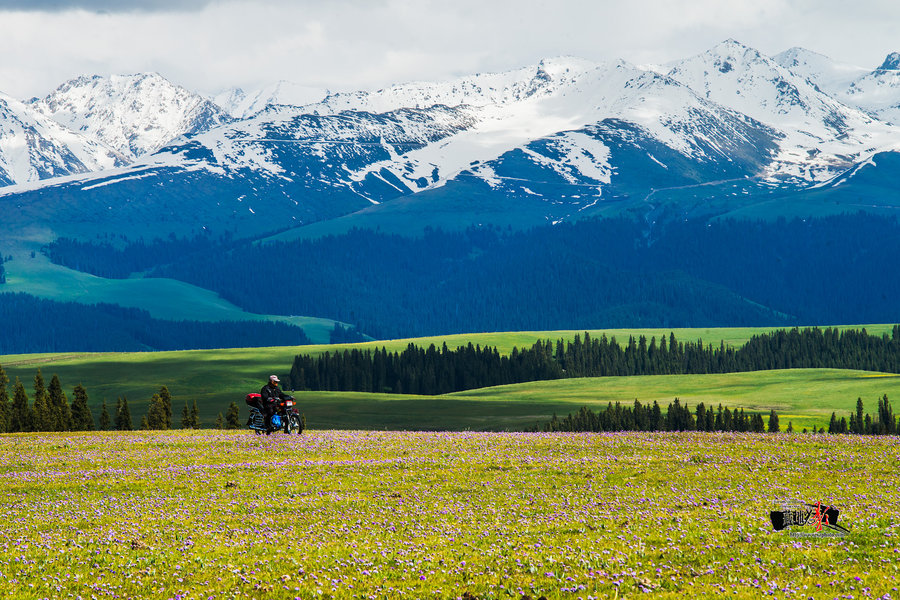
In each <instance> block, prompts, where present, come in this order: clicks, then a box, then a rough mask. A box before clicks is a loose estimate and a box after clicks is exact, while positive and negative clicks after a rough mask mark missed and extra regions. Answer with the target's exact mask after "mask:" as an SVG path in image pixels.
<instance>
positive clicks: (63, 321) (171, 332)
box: [0, 293, 311, 354]
mask: <svg viewBox="0 0 900 600" xmlns="http://www.w3.org/2000/svg"><path fill="white" fill-rule="evenodd" d="M0 323H2V326H3V335H2V336H0V354H26V353H33V352H72V351H79V352H99V351H109V352H125V351H145V350H188V349H195V348H240V347H256V346H293V345H304V344H309V343H311V342H310V340H309V338H308V337H307V336H306V334H305V333H304V331H303V329H301V328H300V327H296V326H294V325H291V324H288V323H271V322H267V321H223V322H206V321H170V320H164V319H155V318H153V317H151V316H150V313H148V312H147V311H145V310H141V309H137V308H125V307H121V306H116V305H113V304H104V303H100V304H91V305H86V304H80V303H77V302H56V301H52V300H45V299H42V298H36V297H34V296H31V295H28V294H23V293H15V294H3V293H0ZM34 323H40V324H41V326H40V327H34V325H33V324H34Z"/></svg>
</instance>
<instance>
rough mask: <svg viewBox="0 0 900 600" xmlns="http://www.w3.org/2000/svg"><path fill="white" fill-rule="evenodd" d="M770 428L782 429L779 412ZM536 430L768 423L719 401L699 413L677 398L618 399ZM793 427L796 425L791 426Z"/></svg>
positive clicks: (755, 428)
mask: <svg viewBox="0 0 900 600" xmlns="http://www.w3.org/2000/svg"><path fill="white" fill-rule="evenodd" d="M768 430H769V432H771V433H776V432H778V431H780V425H779V422H778V414H777V413H776V412H775V411H774V410H772V411H770V412H769V424H768ZM533 431H547V432H550V431H592V432H596V433H599V432H603V431H739V432H745V431H749V432H753V433H763V432H764V431H766V424H765V422H764V421H763V416H762V415H761V414H759V413H745V412H744V409H743V408H738V409H735V410H734V411H732V410H731V409H730V408H728V407H727V406H726V407H725V408H724V409H723V408H722V405H721V404H719V409H718V411H716V410H713V408H712V407H709V409H707V408H706V406H705V405H704V403H703V402H701V403H700V404H698V405H697V411H696V413H693V412H691V409H690V406H688V405H687V404H681V401H680V400H679V399H678V398H675V401H674V402H670V403H669V406H668V407H667V408H666V412H663V411H662V409H660V407H659V403H658V402H656V401H654V402H653V406H652V407H651V406H645V405H643V404H641V403H640V402H639V401H638V400H635V401H634V405H633V406H628V405H627V404H626V405H624V406H623V405H622V404H620V403H618V402H616V403H615V405H613V404H612V403H609V404H608V405H607V407H606V410H603V411H600V412H594V411H593V410H591V409H590V408H588V407H586V406H582V407H581V410H579V411H578V412H577V413H575V414H571V413H569V414H568V415H567V416H565V417H563V418H562V419H560V418H559V417H557V416H556V415H553V418H552V419H550V421H548V422H547V423H545V424H544V425H543V426H542V427H540V428H535V429H533ZM788 431H793V425H789V426H788Z"/></svg>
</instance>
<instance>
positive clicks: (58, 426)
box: [47, 373, 72, 431]
mask: <svg viewBox="0 0 900 600" xmlns="http://www.w3.org/2000/svg"><path fill="white" fill-rule="evenodd" d="M47 391H48V393H49V394H50V408H51V410H52V413H53V431H71V430H72V409H71V408H70V407H69V399H68V398H66V393H65V392H64V391H63V389H62V384H60V382H59V377H58V376H57V375H56V374H55V373H54V375H53V377H52V378H50V387H49V388H48V389H47Z"/></svg>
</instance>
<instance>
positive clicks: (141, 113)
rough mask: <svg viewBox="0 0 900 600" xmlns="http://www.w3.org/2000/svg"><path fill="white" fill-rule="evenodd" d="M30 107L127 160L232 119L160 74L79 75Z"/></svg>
mask: <svg viewBox="0 0 900 600" xmlns="http://www.w3.org/2000/svg"><path fill="white" fill-rule="evenodd" d="M32 106H33V107H34V109H35V110H37V111H39V112H40V113H42V114H44V115H46V116H47V117H50V118H51V119H53V120H55V121H56V122H58V123H60V124H62V125H64V126H65V127H68V128H69V129H72V130H74V131H78V132H81V133H83V134H84V135H87V136H90V137H93V138H94V139H97V140H99V141H101V142H103V143H104V144H106V145H107V146H109V147H111V148H113V149H115V150H116V151H117V152H119V153H120V154H121V155H122V156H124V157H126V158H127V159H128V160H134V159H135V158H137V157H139V156H143V155H144V154H148V153H151V152H155V151H156V150H159V149H160V148H161V147H163V146H164V145H166V144H168V143H169V142H171V141H173V140H174V139H176V138H178V137H180V136H182V135H185V134H193V133H198V132H202V131H206V130H208V129H210V128H212V127H215V126H218V125H221V124H223V123H225V122H227V121H228V120H229V117H228V116H227V115H226V114H225V113H224V112H223V111H222V110H221V109H220V108H219V107H218V106H216V105H215V104H213V103H212V102H210V101H209V100H206V99H205V98H203V97H202V96H200V95H199V94H196V93H194V92H191V91H188V90H186V89H185V88H183V87H180V86H177V85H175V84H173V83H172V82H170V81H168V80H167V79H165V78H164V77H162V76H160V75H159V74H157V73H142V74H137V75H113V76H111V77H100V76H98V75H94V76H91V77H78V78H76V79H72V80H70V81H67V82H65V83H64V84H62V85H61V86H59V87H58V88H57V89H56V90H54V91H53V92H52V93H51V94H49V95H48V96H46V97H45V98H42V99H39V100H34V101H33V102H32Z"/></svg>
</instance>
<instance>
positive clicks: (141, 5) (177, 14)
mask: <svg viewBox="0 0 900 600" xmlns="http://www.w3.org/2000/svg"><path fill="white" fill-rule="evenodd" d="M727 38H734V39H736V40H738V41H740V42H743V43H745V44H747V45H750V46H753V47H754V48H756V49H758V50H760V51H761V52H763V53H765V54H770V55H772V54H776V53H778V52H780V51H782V50H785V49H787V48H790V47H792V46H803V47H805V48H808V49H810V50H814V51H816V52H820V53H822V54H825V55H827V56H830V57H831V58H833V59H835V60H837V61H839V62H846V63H851V64H856V65H861V66H866V67H872V68H874V67H876V66H878V65H879V64H880V63H881V61H882V60H883V59H884V57H885V55H887V54H888V53H889V52H891V51H900V2H898V1H897V0H858V1H857V2H854V3H852V7H851V3H849V2H847V1H846V0H685V1H674V0H555V1H544V0H441V1H433V0H149V1H144V2H141V1H137V0H0V91H2V92H5V93H7V94H10V95H12V96H15V97H18V98H23V99H24V98H28V97H31V96H43V95H46V94H47V93H49V92H50V91H51V90H52V89H54V88H55V87H56V86H58V85H59V84H60V83H62V82H63V81H65V80H67V79H70V78H72V77H75V76H77V75H81V74H101V75H109V74H113V73H137V72H142V71H157V72H159V73H161V74H162V75H163V76H165V77H167V78H169V79H170V80H172V81H174V82H175V83H178V84H181V85H184V86H186V87H188V88H190V89H193V90H196V91H200V92H204V93H215V92H218V91H221V90H223V89H226V88H229V87H232V86H239V87H244V88H245V89H252V88H254V87H261V86H262V85H265V84H267V83H270V82H274V81H277V80H279V79H287V80H290V81H293V82H296V83H300V84H305V85H310V86H315V87H324V88H328V89H331V90H350V89H367V88H377V87H382V86H385V85H389V84H391V83H400V82H405V81H413V80H441V79H448V78H451V77H454V76H459V75H465V74H469V73H476V72H488V71H502V70H508V69H512V68H516V67H520V66H524V65H527V64H532V63H535V62H537V61H538V60H540V59H541V58H543V57H548V56H560V55H573V56H579V57H582V58H586V59H590V60H594V61H603V60H615V59H620V58H621V59H624V60H627V61H629V62H632V63H636V64H646V63H665V62H669V61H672V60H676V59H679V58H684V57H687V56H691V55H693V54H697V53H700V52H703V51H704V50H706V49H708V48H709V47H711V46H713V45H715V44H716V43H718V42H720V41H722V40H725V39H727Z"/></svg>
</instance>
